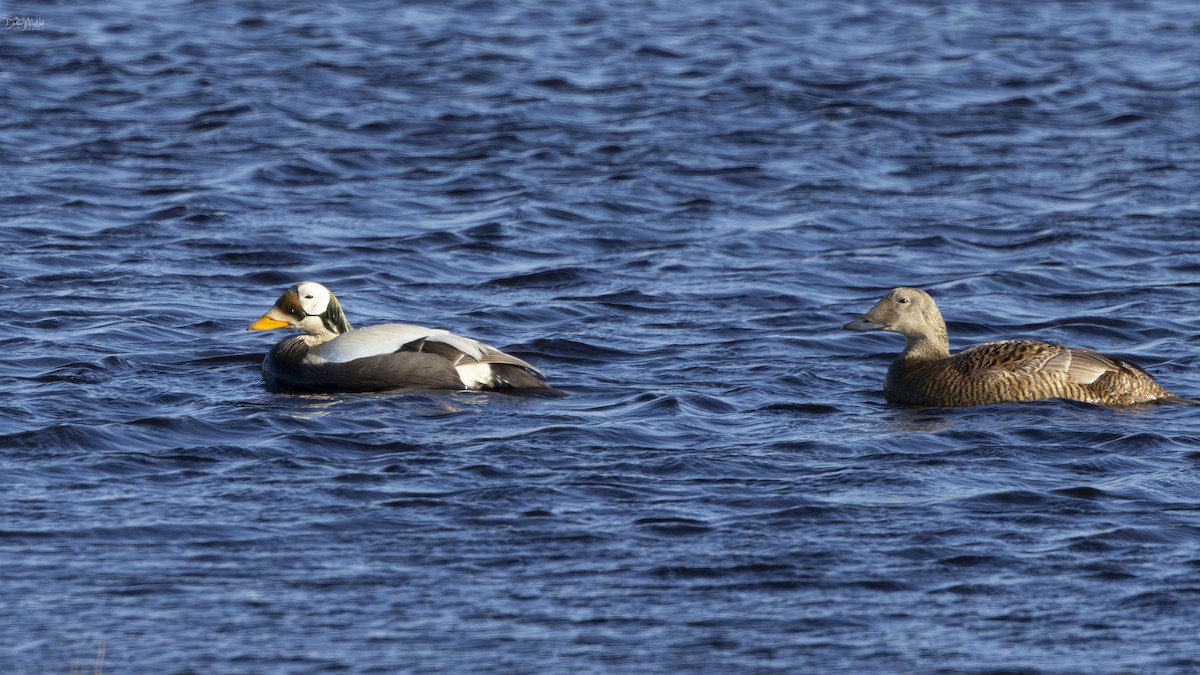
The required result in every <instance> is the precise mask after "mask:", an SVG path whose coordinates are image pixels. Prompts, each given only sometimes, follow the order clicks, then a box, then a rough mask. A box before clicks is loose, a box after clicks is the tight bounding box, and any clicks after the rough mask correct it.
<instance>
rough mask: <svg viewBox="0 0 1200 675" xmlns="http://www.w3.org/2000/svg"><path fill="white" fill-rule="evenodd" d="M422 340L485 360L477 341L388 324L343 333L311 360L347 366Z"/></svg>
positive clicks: (436, 330) (314, 352)
mask: <svg viewBox="0 0 1200 675" xmlns="http://www.w3.org/2000/svg"><path fill="white" fill-rule="evenodd" d="M421 338H425V339H426V340H431V341H433V342H443V343H445V344H448V345H450V346H452V347H454V348H455V349H457V350H459V351H461V352H462V353H464V354H466V355H468V356H470V357H471V358H474V359H481V358H483V350H482V349H481V345H480V344H479V343H478V342H476V341H474V340H471V339H469V338H465V337H461V336H459V335H455V334H453V333H451V332H449V331H445V330H441V329H440V328H426V327H425V326H413V325H410V324H405V323H385V324H381V325H378V326H367V327H366V328H359V329H358V330H352V331H350V332H349V333H342V334H341V335H339V336H337V337H336V338H334V339H332V340H330V341H329V342H326V343H324V344H322V345H318V346H317V347H314V348H313V349H312V351H310V352H309V356H308V358H309V359H311V360H313V361H316V362H326V363H345V362H347V361H353V360H355V359H363V358H366V357H368V356H378V355H380V354H391V353H392V352H395V351H396V350H398V349H400V348H401V347H403V346H404V345H406V344H408V343H410V342H412V341H414V340H420V339H421ZM471 365H474V364H471ZM488 370H489V372H490V370H491V368H490V367H489V368H488ZM465 377H466V376H465V375H464V378H465Z"/></svg>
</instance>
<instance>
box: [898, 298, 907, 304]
mask: <svg viewBox="0 0 1200 675" xmlns="http://www.w3.org/2000/svg"><path fill="white" fill-rule="evenodd" d="M896 302H898V303H900V304H902V305H907V304H908V298H896Z"/></svg>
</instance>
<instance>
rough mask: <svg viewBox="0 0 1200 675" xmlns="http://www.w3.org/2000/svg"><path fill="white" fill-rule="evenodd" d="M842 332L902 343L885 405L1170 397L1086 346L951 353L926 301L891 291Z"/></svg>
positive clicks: (914, 293)
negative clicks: (880, 335)
mask: <svg viewBox="0 0 1200 675" xmlns="http://www.w3.org/2000/svg"><path fill="white" fill-rule="evenodd" d="M843 328H846V329H849V330H884V331H891V332H894V333H900V334H901V335H903V336H904V337H905V339H906V343H905V345H904V351H903V352H901V353H900V356H898V357H896V360H895V361H893V362H892V365H891V367H889V368H888V373H887V378H886V379H885V380H884V383H883V395H884V397H885V398H887V400H888V401H889V402H891V403H909V404H914V405H928V406H968V405H982V404H985V403H1000V402H1003V401H1037V400H1041V399H1047V398H1067V399H1072V400H1075V401H1083V402H1086V403H1095V404H1099V405H1107V406H1128V405H1136V404H1139V403H1150V402H1153V401H1160V400H1168V399H1176V397H1175V395H1173V394H1171V393H1170V392H1169V391H1167V390H1166V389H1163V388H1162V387H1160V386H1158V384H1157V383H1155V382H1154V380H1153V379H1152V378H1151V377H1150V376H1149V375H1147V374H1146V372H1145V371H1143V370H1142V369H1141V368H1139V367H1137V366H1135V365H1134V364H1132V363H1129V362H1128V361H1122V360H1120V359H1117V358H1113V357H1110V356H1105V355H1103V354H1099V353H1097V352H1094V351H1091V350H1087V349H1069V348H1067V347H1064V346H1062V345H1057V344H1051V343H1048V342H1035V341H1032V340H1002V341H1000V342H987V343H984V344H981V345H975V346H974V347H969V348H967V349H964V350H962V351H961V352H959V353H957V354H954V355H953V356H951V354H950V342H949V340H948V339H947V337H946V322H945V321H944V320H943V319H942V314H941V312H939V311H938V308H937V305H936V304H934V302H933V298H931V297H929V294H928V293H926V292H925V291H922V290H920V289H916V288H896V289H893V290H892V291H891V292H889V293H888V294H887V295H885V296H883V299H882V300H880V301H879V302H878V303H876V304H875V306H874V307H872V308H871V310H870V311H869V312H867V313H866V314H864V315H863V316H862V317H861V318H859V319H856V320H854V321H851V322H850V323H848V324H846V325H845V326H843Z"/></svg>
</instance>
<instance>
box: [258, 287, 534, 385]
mask: <svg viewBox="0 0 1200 675" xmlns="http://www.w3.org/2000/svg"><path fill="white" fill-rule="evenodd" d="M273 328H295V329H296V330H299V331H300V332H301V335H297V336H294V337H290V338H288V339H286V340H284V341H282V342H280V343H279V344H277V345H275V346H274V347H272V348H271V351H270V352H268V353H267V356H266V358H265V359H264V360H263V378H264V379H265V380H267V381H268V382H269V383H272V384H281V385H286V386H289V387H294V388H297V389H304V390H309V391H380V390H385V389H396V388H402V387H419V388H424V389H481V390H489V391H495V390H542V391H545V392H557V390H556V389H554V388H553V387H551V386H550V385H548V384H546V382H545V376H544V375H543V374H542V372H541V371H540V370H538V369H537V368H535V367H534V366H532V365H530V364H529V363H527V362H525V361H523V360H521V359H519V358H517V357H515V356H512V355H511V354H505V353H504V352H502V351H500V350H499V349H496V348H495V347H492V346H491V345H487V344H484V343H482V342H479V341H477V340H472V339H470V338H465V337H462V336H460V335H455V334H453V333H450V332H448V331H445V330H441V329H437V328H426V327H424V326H414V325H410V324H402V323H389V324H381V325H378V326H368V327H366V328H360V329H358V330H353V329H351V328H350V322H349V321H347V320H346V315H345V313H344V312H343V311H342V306H341V303H339V302H338V299H337V298H336V297H335V296H334V295H333V293H332V292H331V291H330V290H329V289H328V288H325V287H324V286H322V285H321V284H318V283H315V282H312V281H302V282H300V283H298V284H295V285H294V286H292V287H291V288H289V289H287V291H285V292H284V294H283V295H281V296H279V299H278V300H276V301H275V305H274V306H273V307H271V309H270V310H268V311H267V313H266V314H264V315H263V316H262V318H261V319H259V320H258V321H255V322H254V323H252V324H250V326H249V327H248V328H247V330H270V329H273Z"/></svg>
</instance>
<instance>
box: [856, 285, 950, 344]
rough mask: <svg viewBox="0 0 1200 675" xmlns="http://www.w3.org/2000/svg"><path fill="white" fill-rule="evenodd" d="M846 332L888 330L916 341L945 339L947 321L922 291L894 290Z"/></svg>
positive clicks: (917, 289) (914, 289)
mask: <svg viewBox="0 0 1200 675" xmlns="http://www.w3.org/2000/svg"><path fill="white" fill-rule="evenodd" d="M842 328H844V329H846V330H886V331H891V332H893V333H900V334H901V335H903V336H905V337H907V338H909V339H910V340H912V339H921V338H929V339H938V338H939V337H940V338H941V339H942V340H945V335H946V322H945V321H944V320H943V319H942V313H941V312H939V311H938V308H937V304H936V303H934V301H933V298H931V297H929V294H928V293H926V292H925V291H922V290H921V289H919V288H893V289H892V290H891V291H889V292H888V294H887V295H885V296H883V299H882V300H880V301H879V302H877V303H875V306H874V307H872V308H871V309H870V311H868V312H867V313H866V314H863V315H862V316H861V317H859V318H857V319H855V320H854V321H851V322H850V323H848V324H846V325H845V326H842Z"/></svg>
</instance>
